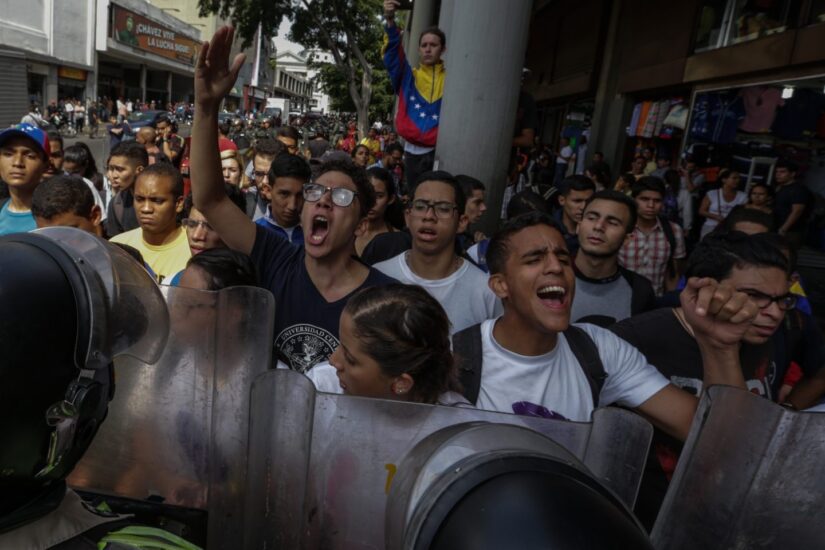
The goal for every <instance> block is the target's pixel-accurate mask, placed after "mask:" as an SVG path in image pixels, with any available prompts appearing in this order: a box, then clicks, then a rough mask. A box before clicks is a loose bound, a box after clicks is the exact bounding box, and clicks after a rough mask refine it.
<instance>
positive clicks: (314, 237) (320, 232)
mask: <svg viewBox="0 0 825 550" xmlns="http://www.w3.org/2000/svg"><path fill="white" fill-rule="evenodd" d="M328 233H329V220H328V219H327V217H326V216H320V215H319V216H315V217H314V218H312V230H311V231H310V234H309V240H310V242H311V243H312V244H321V243H323V242H324V239H326V238H327V234H328Z"/></svg>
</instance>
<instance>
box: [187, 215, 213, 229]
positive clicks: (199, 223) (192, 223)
mask: <svg viewBox="0 0 825 550" xmlns="http://www.w3.org/2000/svg"><path fill="white" fill-rule="evenodd" d="M180 224H181V225H182V226H183V227H185V228H186V229H197V228H198V227H203V228H204V229H206V230H208V231H213V229H212V226H211V225H209V223H208V222H207V221H206V220H193V219H192V218H183V219H182V220H181V221H180Z"/></svg>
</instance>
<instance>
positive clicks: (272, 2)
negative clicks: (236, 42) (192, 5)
mask: <svg viewBox="0 0 825 550" xmlns="http://www.w3.org/2000/svg"><path fill="white" fill-rule="evenodd" d="M198 7H199V8H200V15H201V16H202V17H206V16H208V15H211V14H215V13H216V14H218V15H219V16H220V17H222V18H223V19H228V20H231V21H232V24H233V25H234V26H235V29H236V31H237V33H238V36H240V37H241V40H242V41H243V44H242V47H243V48H247V47H249V45H250V44H252V39H253V38H254V37H255V32H256V31H257V30H258V24H259V23H260V25H261V32H262V35H263V36H275V35H276V34H278V27H279V26H280V24H281V21H282V20H283V18H284V17H288V16H289V15H290V14H291V13H292V2H291V1H290V0H198Z"/></svg>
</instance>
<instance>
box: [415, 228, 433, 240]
mask: <svg viewBox="0 0 825 550" xmlns="http://www.w3.org/2000/svg"><path fill="white" fill-rule="evenodd" d="M416 235H418V238H419V239H421V240H422V241H425V242H432V241H434V240H436V239H437V238H438V233H436V232H435V229H432V228H430V227H422V228H421V229H419V230H418V231H417V232H416Z"/></svg>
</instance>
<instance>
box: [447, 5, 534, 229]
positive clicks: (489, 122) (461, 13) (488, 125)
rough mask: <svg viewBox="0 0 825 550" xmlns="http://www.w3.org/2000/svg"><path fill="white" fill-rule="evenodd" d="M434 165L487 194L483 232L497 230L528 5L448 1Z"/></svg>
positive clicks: (528, 21) (525, 39) (510, 145)
mask: <svg viewBox="0 0 825 550" xmlns="http://www.w3.org/2000/svg"><path fill="white" fill-rule="evenodd" d="M454 2H455V5H454V7H453V10H454V11H453V16H452V22H451V25H450V34H448V35H447V49H448V50H451V49H452V53H451V55H450V60H451V62H450V65H449V66H448V67H447V76H446V80H445V83H444V97H443V99H442V101H443V104H442V106H441V120H440V122H439V130H438V145H437V146H436V161H437V162H438V167H439V169H441V170H447V171H448V172H451V173H453V174H467V175H470V176H473V177H475V178H478V179H479V180H481V181H482V182H483V183H484V184H485V185H486V187H487V204H488V206H489V208H488V210H487V214H485V216H484V218H483V219H482V221H481V224H482V228H483V229H484V231H486V232H488V233H489V232H492V231H493V230H495V228H496V226H497V225H498V219H499V213H500V212H501V201H502V198H503V196H504V189H505V186H506V181H507V177H506V176H507V164H508V161H509V156H510V154H511V151H512V138H513V125H514V124H515V119H516V110H517V108H518V98H519V91H520V82H521V69H522V66H523V65H524V52H525V50H526V48H527V37H528V34H529V30H530V16H531V14H532V5H533V1H532V0H511V1H509V2H506V3H503V2H500V1H499V0H454Z"/></svg>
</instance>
